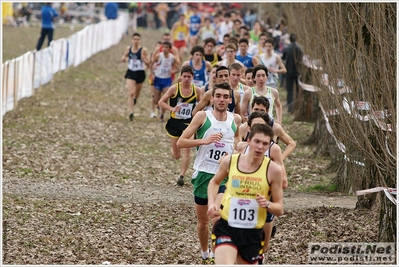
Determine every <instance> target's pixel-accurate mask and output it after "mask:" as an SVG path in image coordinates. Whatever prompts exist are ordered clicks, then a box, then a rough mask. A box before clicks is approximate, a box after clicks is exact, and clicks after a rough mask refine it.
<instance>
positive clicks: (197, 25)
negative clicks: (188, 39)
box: [190, 15, 201, 36]
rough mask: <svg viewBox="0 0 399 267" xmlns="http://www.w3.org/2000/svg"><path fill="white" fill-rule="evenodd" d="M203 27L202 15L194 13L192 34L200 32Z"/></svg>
mask: <svg viewBox="0 0 399 267" xmlns="http://www.w3.org/2000/svg"><path fill="white" fill-rule="evenodd" d="M200 27H201V17H200V16H198V15H192V16H191V17H190V36H194V35H196V34H197V33H198V31H199V30H200Z"/></svg>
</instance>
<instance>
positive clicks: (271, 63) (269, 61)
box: [259, 53, 279, 85]
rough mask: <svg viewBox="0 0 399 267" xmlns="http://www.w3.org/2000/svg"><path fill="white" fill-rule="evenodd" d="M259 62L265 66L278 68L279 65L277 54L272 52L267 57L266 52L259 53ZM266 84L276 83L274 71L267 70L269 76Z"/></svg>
mask: <svg viewBox="0 0 399 267" xmlns="http://www.w3.org/2000/svg"><path fill="white" fill-rule="evenodd" d="M259 59H260V63H261V64H263V65H264V66H265V67H266V68H268V69H269V68H273V69H278V68H279V65H278V64H277V54H276V53H272V56H271V57H269V58H266V54H261V55H260V56H259ZM266 84H267V85H269V84H276V73H271V72H269V77H268V79H267V81H266Z"/></svg>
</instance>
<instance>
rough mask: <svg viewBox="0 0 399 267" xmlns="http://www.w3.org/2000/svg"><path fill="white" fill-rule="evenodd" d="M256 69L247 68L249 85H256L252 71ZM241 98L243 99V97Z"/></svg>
mask: <svg viewBox="0 0 399 267" xmlns="http://www.w3.org/2000/svg"><path fill="white" fill-rule="evenodd" d="M253 70H254V68H247V69H246V70H245V83H246V85H247V86H248V87H254V86H255V82H254V80H253V79H252V71H253ZM241 99H243V98H242V97H241Z"/></svg>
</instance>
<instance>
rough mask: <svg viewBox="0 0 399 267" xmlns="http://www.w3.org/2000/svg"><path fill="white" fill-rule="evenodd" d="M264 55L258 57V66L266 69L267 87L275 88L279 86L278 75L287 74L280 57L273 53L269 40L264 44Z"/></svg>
mask: <svg viewBox="0 0 399 267" xmlns="http://www.w3.org/2000/svg"><path fill="white" fill-rule="evenodd" d="M265 48H266V53H263V54H261V55H260V56H259V60H260V64H262V65H264V66H266V67H267V70H268V71H269V76H268V79H267V82H266V85H267V86H270V87H272V88H277V87H278V84H279V80H278V76H279V74H285V73H287V69H286V68H285V66H284V63H283V61H282V60H281V57H280V56H279V55H278V54H277V53H275V52H274V41H273V39H271V38H269V39H267V40H266V42H265Z"/></svg>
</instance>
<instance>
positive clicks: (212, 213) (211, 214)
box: [208, 204, 220, 219]
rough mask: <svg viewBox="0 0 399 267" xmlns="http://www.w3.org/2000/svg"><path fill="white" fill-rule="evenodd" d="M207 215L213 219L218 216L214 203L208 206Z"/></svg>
mask: <svg viewBox="0 0 399 267" xmlns="http://www.w3.org/2000/svg"><path fill="white" fill-rule="evenodd" d="M208 216H209V217H210V218H211V219H213V218H215V217H219V216H220V210H219V209H217V208H216V206H215V204H210V205H209V208H208Z"/></svg>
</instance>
